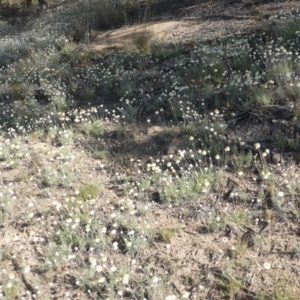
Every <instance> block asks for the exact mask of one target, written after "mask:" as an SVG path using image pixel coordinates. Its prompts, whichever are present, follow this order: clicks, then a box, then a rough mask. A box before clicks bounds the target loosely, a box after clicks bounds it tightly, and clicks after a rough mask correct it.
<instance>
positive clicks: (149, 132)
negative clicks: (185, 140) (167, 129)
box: [147, 126, 164, 135]
mask: <svg viewBox="0 0 300 300" xmlns="http://www.w3.org/2000/svg"><path fill="white" fill-rule="evenodd" d="M163 130H164V129H163V127H160V126H152V127H149V128H148V129H147V135H154V134H156V133H159V132H162V131H163Z"/></svg>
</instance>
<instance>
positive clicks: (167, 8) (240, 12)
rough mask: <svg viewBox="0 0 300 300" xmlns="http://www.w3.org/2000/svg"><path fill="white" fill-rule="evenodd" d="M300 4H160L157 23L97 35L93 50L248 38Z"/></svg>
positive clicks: (216, 2) (294, 11) (155, 6)
mask: <svg viewBox="0 0 300 300" xmlns="http://www.w3.org/2000/svg"><path fill="white" fill-rule="evenodd" d="M299 8H300V1H298V0H295V1H268V0H265V1H250V0H246V1H228V0H223V1H222V0H221V1H178V2H172V3H170V1H168V0H166V1H158V2H157V3H156V4H155V5H154V6H153V11H154V13H155V14H156V15H157V16H158V17H156V19H157V21H154V22H147V23H143V24H137V25H134V26H124V27H122V28H120V29H116V30H108V31H105V32H102V33H100V34H98V35H97V36H96V37H95V39H94V41H93V42H92V44H91V46H92V48H94V49H96V50H102V49H105V48H110V47H114V48H115V47H117V48H124V47H126V46H130V45H132V43H134V41H135V40H136V39H138V38H139V37H141V36H144V37H147V38H150V39H151V38H155V39H160V40H162V41H164V42H171V43H174V42H180V43H187V42H189V41H192V40H195V39H197V40H198V39H200V40H203V41H208V40H214V39H223V38H226V37H229V36H232V35H244V34H245V35H248V34H252V33H255V32H257V31H259V30H267V29H268V28H269V27H270V26H274V25H276V24H277V23H279V22H282V21H286V19H288V18H289V17H290V16H291V15H296V14H298V13H299Z"/></svg>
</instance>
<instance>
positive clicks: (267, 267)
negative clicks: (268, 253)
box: [264, 262, 272, 270]
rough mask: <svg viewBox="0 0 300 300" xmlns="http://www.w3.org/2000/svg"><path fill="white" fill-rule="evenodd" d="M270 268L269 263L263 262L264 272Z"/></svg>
mask: <svg viewBox="0 0 300 300" xmlns="http://www.w3.org/2000/svg"><path fill="white" fill-rule="evenodd" d="M271 267H272V266H271V264H270V263H269V262H265V263H264V269H265V270H270V269H271Z"/></svg>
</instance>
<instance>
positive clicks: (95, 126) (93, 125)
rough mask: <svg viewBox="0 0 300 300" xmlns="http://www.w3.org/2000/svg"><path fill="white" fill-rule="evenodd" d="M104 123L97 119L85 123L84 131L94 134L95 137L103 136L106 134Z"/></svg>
mask: <svg viewBox="0 0 300 300" xmlns="http://www.w3.org/2000/svg"><path fill="white" fill-rule="evenodd" d="M104 128H105V126H104V123H103V121H102V120H95V121H92V122H89V123H85V124H83V131H84V132H85V133H86V134H88V135H92V136H93V137H96V138H98V137H101V136H103V134H104Z"/></svg>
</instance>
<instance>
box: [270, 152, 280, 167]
mask: <svg viewBox="0 0 300 300" xmlns="http://www.w3.org/2000/svg"><path fill="white" fill-rule="evenodd" d="M271 162H272V164H274V165H277V164H279V163H280V162H281V155H280V154H279V153H275V152H271Z"/></svg>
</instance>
